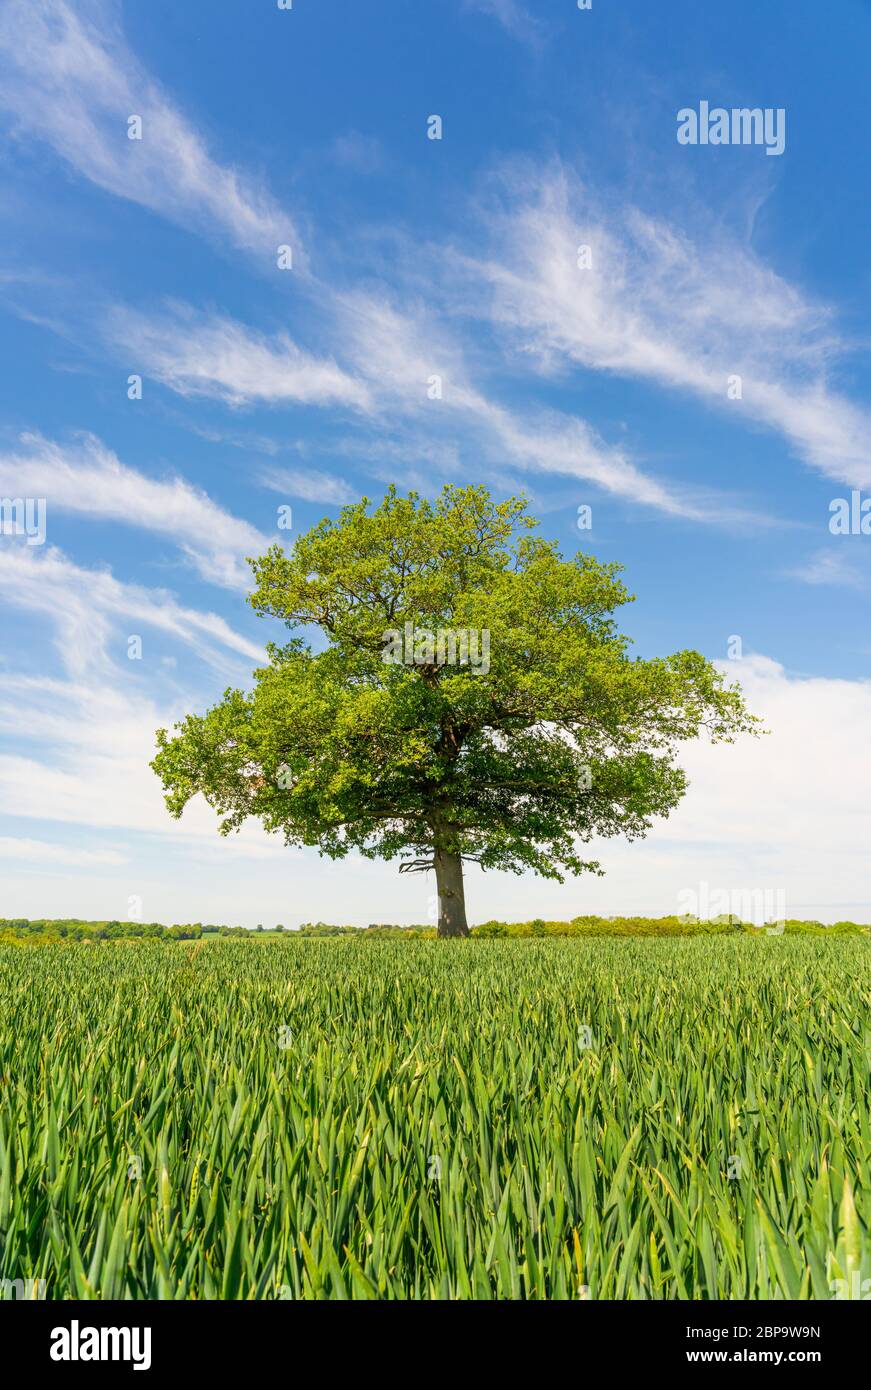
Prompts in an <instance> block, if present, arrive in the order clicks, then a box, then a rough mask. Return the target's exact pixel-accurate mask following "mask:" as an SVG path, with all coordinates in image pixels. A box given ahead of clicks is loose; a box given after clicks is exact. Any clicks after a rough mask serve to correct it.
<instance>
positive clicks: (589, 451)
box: [337, 292, 711, 521]
mask: <svg viewBox="0 0 871 1390" xmlns="http://www.w3.org/2000/svg"><path fill="white" fill-rule="evenodd" d="M337 313H338V316H339V322H340V324H341V337H342V341H343V343H344V345H345V350H346V352H348V353H349V354H350V355H351V357H352V359H353V360H354V362H355V367H356V370H357V371H358V372H360V373H361V374H365V375H366V377H367V379H368V382H369V386H370V390H371V394H372V398H373V401H374V403H375V410H376V412H380V415H379V416H378V417H377V418H378V419H379V420H387V419H392V418H393V417H394V416H395V414H396V412H397V411H399V412H401V413H402V414H403V415H404V416H407V417H411V418H413V419H416V420H418V421H424V420H425V421H426V424H427V429H428V432H429V433H430V434H431V435H434V436H439V435H441V434H443V433H448V432H450V431H454V432H456V431H457V430H458V429H460V430H462V431H463V434H464V448H465V450H468V449H469V447H470V443H471V445H472V446H473V447H474V448H475V450H476V453H477V454H478V456H479V457H481V456H482V454H483V458H484V460H485V461H486V462H488V463H489V464H491V465H493V464H502V465H505V464H508V465H511V466H514V467H519V468H522V469H524V470H527V471H530V472H539V473H554V474H560V475H563V476H565V477H573V478H578V479H584V480H587V481H590V482H593V483H595V484H597V485H598V486H599V487H602V488H603V489H605V490H606V491H608V492H612V493H614V494H616V495H618V496H621V497H625V498H627V499H629V500H631V501H633V502H637V503H640V504H642V505H646V506H651V507H655V508H658V509H660V510H662V511H664V512H668V513H670V514H672V515H675V516H684V517H695V518H697V519H699V520H705V521H707V520H710V519H711V512H710V510H709V509H708V508H702V507H700V506H698V505H697V504H696V503H695V502H694V501H693V499H692V498H691V497H690V496H689V495H688V493H687V492H686V490H684V491H682V492H681V493H680V494H679V493H678V492H676V491H673V490H670V489H669V488H668V487H667V486H665V485H664V484H661V483H659V482H658V481H657V480H656V479H654V478H651V477H649V476H648V475H647V474H645V473H644V472H643V470H641V469H640V468H639V467H638V466H637V465H636V464H635V463H634V461H633V460H632V459H631V458H630V457H629V455H628V453H627V452H626V451H625V450H624V449H623V448H621V447H620V446H618V445H611V444H608V443H607V442H606V441H605V440H603V439H602V437H601V436H600V435H599V434H598V432H597V431H596V430H595V429H594V428H593V427H592V426H591V425H590V424H589V423H588V422H587V421H586V420H583V419H581V418H579V417H577V416H572V415H566V414H564V413H562V412H559V411H555V410H543V409H539V410H534V409H533V410H526V411H523V410H516V409H509V408H508V407H506V406H504V405H502V404H501V403H499V402H498V401H497V400H496V399H494V398H493V397H491V396H489V395H487V394H485V393H484V392H483V391H482V390H480V389H479V388H478V387H477V386H476V385H475V384H474V381H473V379H472V373H471V370H470V369H469V367H468V366H467V363H466V359H465V355H464V352H463V347H462V344H461V342H460V340H459V339H458V338H457V337H456V336H455V335H453V334H451V333H449V332H448V331H447V330H446V328H445V326H444V323H443V322H442V321H439V320H437V319H435V318H434V317H433V316H431V315H429V314H428V313H427V312H426V311H425V310H423V309H419V308H415V306H413V305H406V306H404V307H403V308H402V309H401V310H400V309H398V308H397V307H396V306H395V305H394V304H393V303H392V302H391V300H390V299H389V298H388V296H387V295H386V293H385V294H384V295H382V296H378V295H375V294H373V293H369V292H366V293H360V294H350V295H346V296H344V297H342V298H340V299H339V300H338V301H337ZM436 377H438V378H439V383H440V389H441V397H440V398H437V399H430V398H429V395H428V390H429V389H430V387H429V383H431V382H432V381H433V379H434V378H436ZM432 389H435V387H433V388H432Z"/></svg>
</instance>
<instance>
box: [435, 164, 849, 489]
mask: <svg viewBox="0 0 871 1390" xmlns="http://www.w3.org/2000/svg"><path fill="white" fill-rule="evenodd" d="M506 193H507V197H506V206H505V207H504V208H503V210H502V215H501V216H496V217H494V218H492V221H491V225H492V227H493V250H492V253H491V254H490V255H489V256H488V257H485V258H483V259H482V258H472V257H470V258H469V261H468V267H469V270H470V277H469V284H468V286H466V287H464V290H463V301H462V305H461V306H460V307H463V308H469V309H470V310H471V311H472V312H475V313H479V314H481V316H482V317H487V318H489V319H491V320H492V321H493V322H494V323H495V324H497V325H498V326H499V328H500V330H502V331H505V330H507V331H508V332H509V333H510V335H511V345H512V348H513V350H514V351H515V352H516V353H517V354H519V355H521V356H522V357H523V358H524V359H525V360H526V361H527V362H528V363H529V364H530V365H531V366H533V367H534V368H535V369H536V370H538V371H540V372H542V373H544V374H554V375H559V374H565V373H566V372H567V370H568V369H569V368H570V367H572V366H576V367H581V368H586V369H593V370H596V371H604V372H609V373H614V374H617V375H620V376H626V377H637V378H641V379H646V380H650V381H654V382H656V383H657V384H659V385H662V386H664V387H667V388H670V389H674V390H684V391H690V392H692V393H693V394H694V395H697V396H700V397H703V398H704V399H706V400H707V401H708V402H710V403H712V404H715V405H717V406H718V407H721V408H722V409H723V411H727V412H729V418H731V419H732V420H734V421H735V422H740V423H742V424H748V423H749V424H750V425H753V426H759V425H762V426H766V427H768V428H770V429H773V430H776V431H778V432H779V433H780V434H782V435H783V436H784V437H785V438H786V440H787V441H788V443H789V445H790V447H791V448H792V450H793V451H794V452H795V453H796V454H797V455H799V456H800V457H801V458H802V459H803V460H805V461H806V462H807V463H809V464H812V465H813V466H814V467H816V468H818V469H820V470H821V471H823V472H824V473H827V474H829V475H831V476H835V477H838V478H842V479H844V480H846V481H849V482H851V483H854V484H855V485H857V486H862V485H864V484H865V483H867V482H868V481H869V480H871V462H869V459H868V453H867V438H868V434H869V428H871V414H869V412H868V411H867V410H865V409H864V408H862V407H860V406H857V405H855V404H853V403H852V402H851V401H850V400H849V399H848V398H847V397H846V396H844V395H843V394H841V393H839V392H838V391H837V390H835V389H834V388H833V387H832V386H831V385H830V377H831V374H832V369H833V364H834V363H835V362H836V361H837V359H838V357H839V356H840V355H841V354H842V353H843V352H845V351H846V350H847V348H848V344H847V343H845V342H844V341H843V340H842V338H841V337H840V336H839V334H838V332H837V329H836V325H835V317H834V314H833V311H832V310H831V309H830V308H829V307H827V306H825V305H822V304H820V303H817V302H815V301H814V300H813V299H811V298H810V297H809V296H807V295H806V294H804V293H802V292H801V291H800V290H799V289H797V288H796V287H795V286H793V285H791V284H789V283H788V282H786V281H785V280H784V279H782V278H781V277H780V276H778V275H777V274H776V273H775V272H774V271H773V270H771V269H770V267H768V266H767V265H766V264H765V263H764V262H763V261H761V260H760V258H759V257H758V256H756V255H755V254H754V253H753V252H752V250H750V249H749V248H748V247H747V246H745V245H742V244H737V243H734V242H732V241H729V240H728V239H727V238H726V237H725V234H723V233H722V232H720V231H718V230H716V229H709V230H708V234H707V236H703V235H702V234H701V233H700V234H698V235H696V236H695V237H692V236H690V235H689V233H687V232H685V231H683V230H681V229H679V228H677V227H676V226H674V225H672V224H670V223H668V222H667V221H666V220H664V219H661V218H654V217H650V216H647V215H644V214H643V213H641V212H639V211H638V210H637V209H634V208H632V207H630V206H620V207H606V206H605V205H604V204H603V203H602V202H601V200H599V199H597V198H596V197H595V196H594V194H593V193H592V191H591V190H590V189H587V188H584V187H583V186H582V185H581V184H580V183H578V182H577V180H575V179H574V178H573V177H572V176H571V175H570V174H568V173H567V172H566V171H565V170H563V169H561V168H557V169H556V170H553V169H551V170H550V171H548V173H547V174H546V175H543V176H542V175H538V174H536V175H530V174H528V173H525V172H523V173H516V172H515V173H514V174H508V175H506ZM582 247H586V248H589V255H588V257H587V254H586V253H584V255H582V256H581V260H585V259H589V262H590V263H589V266H588V267H586V266H581V265H579V251H580V248H582ZM476 284H477V285H479V286H480V285H481V284H483V285H484V286H487V287H489V288H488V289H486V290H485V291H483V292H481V291H479V292H478V294H477V296H476V297H475V296H474V294H473V293H472V288H473V286H474V285H476ZM458 299H459V296H458ZM735 377H740V378H741V383H740V391H741V398H740V399H737V398H736V399H730V397H729V390H730V386H731V390H732V392H733V394H735V395H737V389H736V384H735V383H734V381H732V382H730V378H735Z"/></svg>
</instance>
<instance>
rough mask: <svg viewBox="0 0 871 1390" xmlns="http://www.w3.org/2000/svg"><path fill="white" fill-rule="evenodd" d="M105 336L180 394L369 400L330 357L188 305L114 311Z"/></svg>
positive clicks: (268, 401)
mask: <svg viewBox="0 0 871 1390" xmlns="http://www.w3.org/2000/svg"><path fill="white" fill-rule="evenodd" d="M106 333H107V336H108V338H109V340H110V341H111V342H113V343H115V344H116V345H118V346H120V347H123V348H124V349H125V350H126V351H127V352H128V353H129V354H130V358H131V361H133V362H135V363H136V364H137V365H138V367H139V368H140V370H141V371H142V372H146V373H147V374H148V375H149V376H152V377H155V378H157V380H159V381H162V382H163V383H164V384H165V385H166V386H169V387H170V388H171V389H172V390H173V391H177V392H178V394H179V395H182V396H207V397H211V398H213V399H216V400H222V401H224V402H225V403H226V404H228V405H231V406H245V405H252V404H255V403H258V404H265V405H279V404H300V405H346V406H351V407H356V408H358V409H365V408H366V407H367V405H368V402H369V393H368V391H367V388H366V386H365V384H364V383H363V382H361V381H360V380H358V379H357V378H355V377H353V376H350V375H349V374H348V373H347V372H344V371H343V370H342V369H341V368H340V367H339V366H337V364H336V363H335V362H334V361H333V360H332V358H329V357H315V356H312V355H311V354H310V353H308V352H305V351H304V350H303V349H302V348H300V347H298V346H297V344H296V343H295V342H294V341H293V340H292V339H291V338H290V336H289V335H288V334H287V333H277V334H274V335H272V336H270V335H268V334H265V333H259V332H257V331H256V330H255V329H253V328H249V327H247V326H246V325H244V324H242V323H239V322H238V321H237V320H236V319H231V318H227V317H224V316H222V315H214V314H212V315H210V314H202V313H197V312H196V311H195V310H193V309H192V308H190V306H188V305H184V304H177V303H174V304H170V305H167V306H166V307H165V309H164V310H163V311H162V312H160V313H157V314H146V313H142V312H139V311H137V310H134V309H129V308H124V307H122V306H116V307H115V308H114V309H112V310H111V311H110V312H109V314H108V315H107V319H106ZM131 370H133V368H132V367H131Z"/></svg>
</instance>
